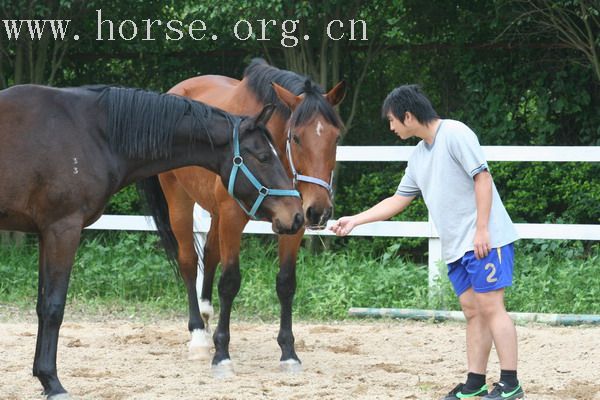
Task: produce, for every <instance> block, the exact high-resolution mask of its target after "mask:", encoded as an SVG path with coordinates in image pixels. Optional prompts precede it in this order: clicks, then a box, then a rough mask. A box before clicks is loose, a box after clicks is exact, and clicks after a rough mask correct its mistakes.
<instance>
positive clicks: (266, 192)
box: [227, 119, 300, 219]
mask: <svg viewBox="0 0 600 400" xmlns="http://www.w3.org/2000/svg"><path fill="white" fill-rule="evenodd" d="M240 123H241V120H240V119H236V121H235V123H234V125H233V168H232V169H231V174H230V175H229V185H228V188H227V191H228V192H229V194H230V195H231V197H233V198H234V199H235V201H237V202H238V204H239V205H240V207H242V210H244V211H245V212H246V214H248V215H249V216H250V217H251V218H252V219H256V211H258V208H259V207H260V205H261V204H262V202H263V200H264V199H265V197H267V196H292V197H298V198H299V197H300V193H298V191H297V190H295V189H291V190H283V189H269V188H267V187H265V186H263V185H262V184H261V183H260V182H259V181H258V179H256V177H255V176H254V174H253V173H252V172H250V170H249V169H248V167H246V165H245V164H244V159H243V158H242V156H241V155H240V140H239V136H240V133H239V129H240ZM239 170H242V172H243V174H244V175H246V178H248V180H249V181H250V183H252V185H253V186H254V187H255V188H256V190H257V191H258V197H257V198H256V200H255V201H254V205H253V206H252V209H250V211H248V210H247V209H246V207H244V205H243V204H242V202H241V201H239V200H238V199H237V198H236V197H235V195H234V194H233V188H234V186H235V178H236V177H237V173H238V171H239Z"/></svg>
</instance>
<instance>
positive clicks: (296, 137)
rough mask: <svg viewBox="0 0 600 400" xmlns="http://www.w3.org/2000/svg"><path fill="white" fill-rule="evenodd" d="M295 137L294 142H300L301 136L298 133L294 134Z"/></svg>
mask: <svg viewBox="0 0 600 400" xmlns="http://www.w3.org/2000/svg"><path fill="white" fill-rule="evenodd" d="M293 139H294V143H296V144H300V138H299V137H298V136H297V135H294V136H293Z"/></svg>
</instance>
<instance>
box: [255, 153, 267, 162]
mask: <svg viewBox="0 0 600 400" xmlns="http://www.w3.org/2000/svg"><path fill="white" fill-rule="evenodd" d="M257 158H258V161H260V162H261V163H266V162H267V161H269V158H270V156H269V153H262V154H259V155H258V157H257Z"/></svg>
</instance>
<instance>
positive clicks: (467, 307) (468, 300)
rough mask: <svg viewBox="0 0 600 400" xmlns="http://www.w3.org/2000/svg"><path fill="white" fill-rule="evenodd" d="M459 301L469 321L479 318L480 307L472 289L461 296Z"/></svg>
mask: <svg viewBox="0 0 600 400" xmlns="http://www.w3.org/2000/svg"><path fill="white" fill-rule="evenodd" d="M458 300H459V302H460V307H461V308H462V311H463V314H464V315H465V318H466V319H467V321H470V320H471V319H473V318H476V317H477V316H479V314H480V310H479V305H478V304H477V300H476V298H475V295H474V292H473V289H472V288H470V289H468V290H467V291H466V292H464V293H463V294H461V295H460V297H459V298H458Z"/></svg>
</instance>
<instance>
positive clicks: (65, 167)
mask: <svg viewBox="0 0 600 400" xmlns="http://www.w3.org/2000/svg"><path fill="white" fill-rule="evenodd" d="M273 111H274V107H273V106H266V107H264V108H263V109H262V110H260V112H259V113H258V115H257V116H255V117H237V116H233V115H231V114H229V113H226V112H224V111H222V110H218V109H216V108H213V107H210V106H208V105H205V104H202V103H198V102H195V101H192V100H190V99H186V98H183V97H180V96H174V95H167V94H162V95H159V94H155V93H151V92H146V91H141V90H135V89H126V88H110V87H81V88H65V89H58V88H51V87H45V86H36V85H22V86H13V87H11V88H8V89H5V90H3V91H0V143H2V145H1V146H0V188H2V190H0V229H3V230H4V229H7V230H17V231H23V232H31V233H36V234H37V235H38V237H39V275H38V297H37V307H36V311H37V315H38V333H37V343H36V350H35V357H34V362H33V375H34V376H36V377H38V379H39V381H40V382H41V384H42V386H43V389H44V394H45V395H47V396H48V399H52V400H59V399H61V400H62V399H69V398H70V396H69V395H68V393H67V392H66V390H65V389H64V387H63V386H62V384H61V382H60V381H59V379H58V376H57V368H56V353H57V343H58V336H59V329H60V325H61V323H62V320H63V315H64V307H65V300H66V295H67V288H68V284H69V276H70V273H71V269H72V267H73V261H74V257H75V253H76V250H77V247H78V245H79V241H80V236H81V230H82V228H83V227H85V226H87V225H90V224H91V223H93V222H94V221H95V220H97V219H98V218H99V217H100V216H101V214H102V211H103V209H104V207H105V205H106V203H107V201H108V199H109V197H110V196H111V195H112V194H114V193H116V192H117V191H118V190H120V189H121V188H123V187H124V186H126V185H127V184H129V183H131V182H134V181H140V180H141V182H143V184H142V185H141V189H142V191H143V193H144V194H145V196H146V198H147V200H148V201H149V204H150V206H151V207H152V212H153V215H154V216H155V218H156V223H157V225H158V226H159V228H162V229H163V234H164V233H165V232H168V225H169V220H168V213H167V208H166V202H165V199H164V196H163V194H162V191H161V189H160V186H159V184H158V178H157V176H156V174H158V173H160V172H163V171H166V170H168V169H170V168H179V167H182V166H186V165H198V166H202V167H204V168H207V169H209V170H211V171H213V172H214V173H216V174H217V176H218V178H219V179H220V180H222V182H223V183H224V184H226V185H229V186H233V189H234V195H235V196H236V198H237V199H238V200H239V201H240V202H241V203H242V204H243V205H245V206H246V207H249V206H251V205H252V204H254V203H255V202H256V201H255V199H256V198H257V197H259V194H258V191H257V188H256V187H255V185H254V184H253V183H252V182H251V180H250V179H249V178H244V177H242V174H238V177H237V179H236V181H235V182H231V180H230V177H231V176H232V175H233V174H232V171H233V170H235V169H236V168H237V169H239V168H242V169H246V170H249V171H251V174H252V175H253V178H254V179H255V180H257V181H260V182H263V184H264V185H266V186H267V187H269V188H273V189H267V190H268V191H269V190H273V191H278V190H279V191H283V195H282V196H278V197H274V196H267V197H265V198H263V201H262V203H261V205H260V207H259V210H258V211H257V215H258V216H259V217H261V218H264V219H268V220H270V221H272V223H273V229H274V230H275V231H276V232H279V233H294V232H296V231H297V230H298V229H299V228H300V227H301V226H302V225H303V223H304V222H303V210H302V208H301V207H302V206H301V202H300V199H299V197H296V196H297V194H295V190H293V187H292V182H291V180H290V179H289V177H288V176H287V174H286V171H285V170H284V167H283V165H282V164H281V161H280V160H279V158H278V157H277V156H276V152H275V150H274V148H273V145H272V144H271V141H272V139H270V136H269V133H268V131H267V130H266V127H265V123H266V122H267V121H268V120H269V118H270V116H271V114H272V112H273ZM232 132H233V133H232ZM200 189H201V188H200V187H199V186H198V190H200ZM262 189H264V187H263V188H261V190H262ZM206 190H208V187H206ZM171 237H172V233H171ZM172 238H173V237H172ZM173 242H174V238H173Z"/></svg>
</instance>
